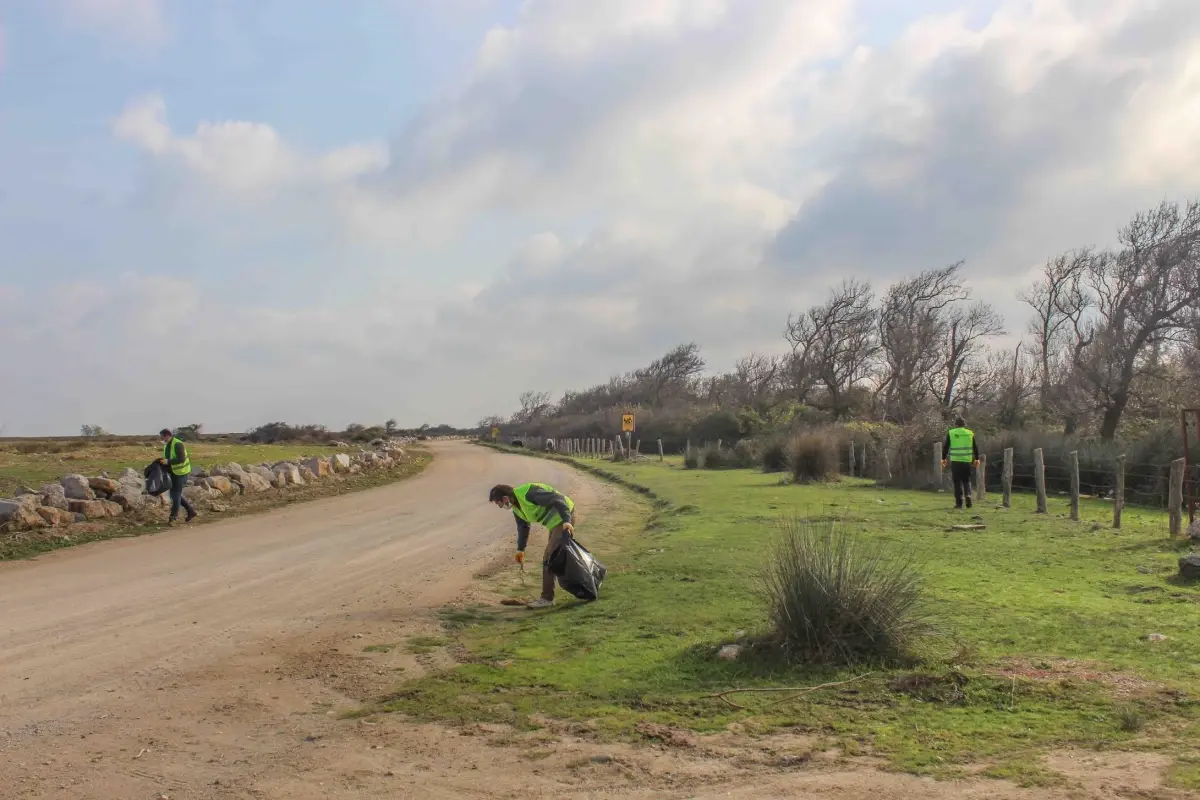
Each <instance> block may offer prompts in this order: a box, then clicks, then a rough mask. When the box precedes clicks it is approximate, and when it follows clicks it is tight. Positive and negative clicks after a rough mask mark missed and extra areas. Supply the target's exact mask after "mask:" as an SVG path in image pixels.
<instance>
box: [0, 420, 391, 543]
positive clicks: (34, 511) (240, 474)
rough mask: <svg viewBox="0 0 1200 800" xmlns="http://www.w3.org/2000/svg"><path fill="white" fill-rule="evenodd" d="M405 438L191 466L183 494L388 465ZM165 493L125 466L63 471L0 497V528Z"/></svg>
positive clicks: (134, 507)
mask: <svg viewBox="0 0 1200 800" xmlns="http://www.w3.org/2000/svg"><path fill="white" fill-rule="evenodd" d="M405 444H407V442H406V441H404V440H395V439H389V440H377V441H376V442H372V446H373V447H374V448H375V449H373V450H360V451H359V452H358V453H357V454H355V455H351V454H349V453H337V454H335V455H332V456H315V457H312V458H305V459H301V460H299V461H295V462H293V461H279V462H276V463H274V464H267V463H263V464H254V465H245V466H243V465H242V464H218V465H216V466H212V467H208V468H207V469H206V468H204V467H199V466H194V467H193V468H192V475H191V479H190V480H189V481H188V486H187V488H186V489H184V490H183V495H184V497H186V498H187V499H188V500H189V501H190V502H192V503H194V504H196V505H198V506H200V507H201V508H208V509H217V510H223V506H222V503H221V501H222V500H224V499H226V498H230V497H235V496H238V495H247V494H261V493H262V492H266V491H268V490H270V489H287V488H289V487H292V486H304V485H305V484H308V483H311V482H314V481H321V480H325V479H328V478H330V477H334V476H339V475H358V474H361V473H363V472H368V471H374V470H381V469H392V468H394V467H396V466H397V465H399V464H400V463H401V461H402V459H403V457H404V445H405ZM169 502H170V501H169V500H168V498H167V495H165V494H164V495H160V496H158V497H152V496H150V495H148V494H146V492H145V482H144V480H143V478H142V475H141V473H139V472H137V471H136V470H133V469H128V468H127V469H125V470H124V471H122V472H121V474H120V475H119V476H117V477H116V478H113V477H110V476H109V475H107V474H101V475H100V476H99V477H95V478H88V477H85V476H83V475H65V476H63V477H62V478H61V479H60V480H59V482H58V483H47V484H45V485H44V486H42V487H41V488H40V489H30V488H24V487H23V488H21V489H20V490H19V491H18V492H17V496H16V497H14V498H12V499H10V500H6V499H0V533H4V532H11V531H25V530H35V529H38V528H48V527H61V526H65V525H70V524H72V523H76V522H86V521H88V520H99V519H105V518H108V517H117V516H120V515H122V514H126V513H130V512H135V511H139V510H143V509H148V508H154V507H160V508H161V507H163V506H167V505H169Z"/></svg>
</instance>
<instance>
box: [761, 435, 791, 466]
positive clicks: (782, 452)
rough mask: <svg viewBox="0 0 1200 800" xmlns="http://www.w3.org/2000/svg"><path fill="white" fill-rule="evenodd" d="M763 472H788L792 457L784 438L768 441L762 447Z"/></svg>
mask: <svg viewBox="0 0 1200 800" xmlns="http://www.w3.org/2000/svg"><path fill="white" fill-rule="evenodd" d="M760 461H761V462H762V468H763V472H787V470H788V467H789V466H791V459H790V458H788V446H787V442H785V441H784V440H783V439H772V440H771V441H769V442H767V443H766V444H765V445H764V446H763V449H762V456H761V458H760Z"/></svg>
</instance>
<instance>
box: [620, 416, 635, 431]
mask: <svg viewBox="0 0 1200 800" xmlns="http://www.w3.org/2000/svg"><path fill="white" fill-rule="evenodd" d="M621 433H633V414H622V415H621Z"/></svg>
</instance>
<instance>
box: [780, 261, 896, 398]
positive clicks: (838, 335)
mask: <svg viewBox="0 0 1200 800" xmlns="http://www.w3.org/2000/svg"><path fill="white" fill-rule="evenodd" d="M874 302H875V293H874V292H873V291H872V290H871V286H870V284H867V283H861V282H858V281H846V282H844V283H843V284H842V285H841V286H840V287H838V288H837V289H834V290H833V292H831V293H830V296H829V299H828V300H827V301H826V302H824V303H822V304H820V305H815V306H813V307H811V308H809V309H808V311H806V312H804V313H803V314H801V315H799V316H796V317H792V316H789V317H788V321H787V327H786V328H785V330H784V334H783V336H784V339H786V340H787V342H788V343H789V344H790V345H791V346H792V356H793V357H792V367H793V371H794V372H795V374H797V375H806V376H809V377H811V378H812V379H813V380H815V382H817V383H819V384H820V385H821V386H823V387H824V388H825V391H826V392H827V394H828V396H829V409H830V411H832V412H833V416H834V417H835V418H840V417H842V416H843V415H844V414H845V413H846V412H847V411H848V410H849V402H848V401H849V397H850V394H851V391H852V390H853V389H854V387H855V386H857V385H859V384H860V383H861V382H862V381H863V380H865V379H866V377H867V376H868V375H869V373H870V370H871V366H872V363H873V360H874V358H875V355H876V353H877V352H878V351H879V334H878V326H877V321H878V314H879V312H878V311H877V310H876V308H875V306H874Z"/></svg>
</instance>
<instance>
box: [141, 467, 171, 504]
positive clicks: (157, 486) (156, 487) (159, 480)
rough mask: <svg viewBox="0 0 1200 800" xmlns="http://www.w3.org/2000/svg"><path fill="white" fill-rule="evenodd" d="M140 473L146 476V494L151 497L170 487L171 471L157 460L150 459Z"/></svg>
mask: <svg viewBox="0 0 1200 800" xmlns="http://www.w3.org/2000/svg"><path fill="white" fill-rule="evenodd" d="M142 475H143V476H144V477H145V478H146V494H148V495H150V496H151V497H158V496H159V495H161V494H162V493H163V492H166V491H168V490H170V488H171V473H170V472H168V471H167V468H166V467H165V466H163V465H162V464H160V463H158V462H157V461H151V462H150V465H149V466H147V467H146V468H145V469H144V470H142Z"/></svg>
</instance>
